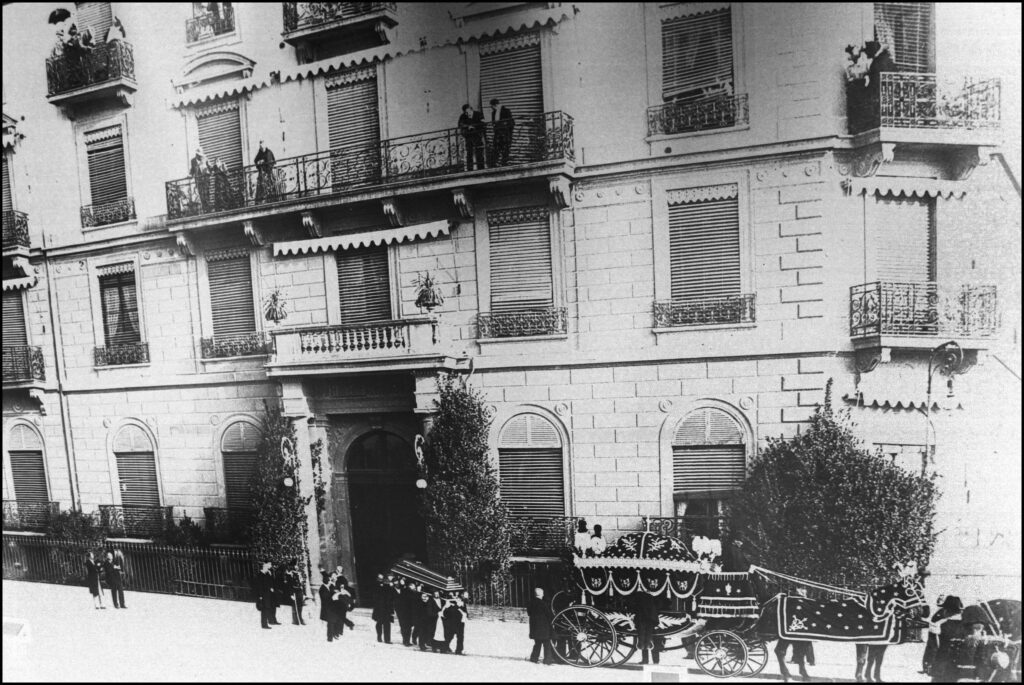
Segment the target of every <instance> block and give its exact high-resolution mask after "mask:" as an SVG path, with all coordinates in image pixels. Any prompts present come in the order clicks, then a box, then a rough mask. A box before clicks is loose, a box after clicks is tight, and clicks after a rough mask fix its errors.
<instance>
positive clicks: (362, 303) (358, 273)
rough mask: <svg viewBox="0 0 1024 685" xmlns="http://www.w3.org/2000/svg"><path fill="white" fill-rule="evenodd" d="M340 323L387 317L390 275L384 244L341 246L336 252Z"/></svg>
mask: <svg viewBox="0 0 1024 685" xmlns="http://www.w3.org/2000/svg"><path fill="white" fill-rule="evenodd" d="M337 262H338V301H339V302H340V304H341V323H342V325H360V324H368V323H375V322H379V321H390V320H391V318H392V315H391V278H390V274H389V268H388V251H387V248H386V247H381V248H366V249H361V250H344V251H342V252H339V253H338V255H337Z"/></svg>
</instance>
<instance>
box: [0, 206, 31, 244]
mask: <svg viewBox="0 0 1024 685" xmlns="http://www.w3.org/2000/svg"><path fill="white" fill-rule="evenodd" d="M29 245H30V243H29V239H28V214H26V213H25V212H19V211H17V210H15V209H9V210H7V211H5V212H4V242H3V246H4V249H5V250H6V249H7V248H9V247H28V246H29Z"/></svg>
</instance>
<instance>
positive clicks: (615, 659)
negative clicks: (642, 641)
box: [604, 630, 637, 666]
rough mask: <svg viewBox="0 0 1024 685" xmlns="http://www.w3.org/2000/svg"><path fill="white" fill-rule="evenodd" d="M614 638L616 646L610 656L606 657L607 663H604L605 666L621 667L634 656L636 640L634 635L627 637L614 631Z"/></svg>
mask: <svg viewBox="0 0 1024 685" xmlns="http://www.w3.org/2000/svg"><path fill="white" fill-rule="evenodd" d="M615 637H616V639H617V643H618V644H617V645H616V647H615V651H614V652H612V655H611V656H610V657H608V661H606V662H605V664H604V665H605V666H622V665H623V664H625V663H626V662H627V661H629V660H630V659H631V658H632V657H633V655H634V654H636V645H637V640H636V636H635V635H627V634H626V633H621V632H619V631H617V630H616V631H615Z"/></svg>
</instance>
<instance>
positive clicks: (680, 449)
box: [672, 408, 746, 493]
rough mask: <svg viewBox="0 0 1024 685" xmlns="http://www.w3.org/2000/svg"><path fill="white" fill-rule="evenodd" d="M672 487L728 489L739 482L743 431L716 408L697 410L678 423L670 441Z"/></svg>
mask: <svg viewBox="0 0 1024 685" xmlns="http://www.w3.org/2000/svg"><path fill="white" fill-rule="evenodd" d="M672 471H673V482H674V491H675V492H678V493H715V492H730V491H733V490H735V489H737V488H739V487H740V486H741V485H742V484H743V479H744V477H745V475H746V449H745V447H744V445H743V431H742V430H741V429H740V427H739V426H738V425H737V424H736V422H735V421H734V420H733V419H732V417H730V416H729V415H728V414H726V413H725V412H724V411H721V410H720V409H713V408H705V409H700V410H697V411H695V412H693V413H691V414H689V415H687V417H686V418H685V419H683V421H682V422H681V423H680V424H679V427H678V428H677V429H676V433H675V437H674V439H673V441H672Z"/></svg>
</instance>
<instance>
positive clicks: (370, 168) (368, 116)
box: [327, 71, 380, 186]
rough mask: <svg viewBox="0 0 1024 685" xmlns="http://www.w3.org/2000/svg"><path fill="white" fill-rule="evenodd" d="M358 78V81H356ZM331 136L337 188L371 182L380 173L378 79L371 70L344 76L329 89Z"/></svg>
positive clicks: (332, 168)
mask: <svg viewBox="0 0 1024 685" xmlns="http://www.w3.org/2000/svg"><path fill="white" fill-rule="evenodd" d="M353 79H357V80H353ZM327 135H328V141H329V142H330V146H331V149H332V150H337V152H336V153H335V154H332V156H331V174H332V176H333V180H334V185H335V186H340V185H346V184H352V183H359V182H367V181H370V180H373V179H376V178H378V176H379V171H380V118H379V116H378V112H377V78H376V77H375V76H367V71H363V72H358V73H355V74H352V75H349V76H344V77H340V78H338V79H336V80H335V83H334V84H333V85H332V84H331V83H330V82H328V86H327Z"/></svg>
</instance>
